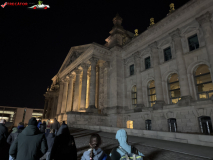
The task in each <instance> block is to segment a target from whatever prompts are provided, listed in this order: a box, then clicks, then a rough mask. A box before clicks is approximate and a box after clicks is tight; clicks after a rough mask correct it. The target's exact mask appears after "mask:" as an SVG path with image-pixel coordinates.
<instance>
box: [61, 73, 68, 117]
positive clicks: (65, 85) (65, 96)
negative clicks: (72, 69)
mask: <svg viewBox="0 0 213 160" xmlns="http://www.w3.org/2000/svg"><path fill="white" fill-rule="evenodd" d="M68 80H69V79H68V77H66V79H64V84H63V85H64V87H63V88H64V89H63V98H62V107H61V113H66V107H67V91H68Z"/></svg>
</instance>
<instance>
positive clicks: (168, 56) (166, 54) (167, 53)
mask: <svg viewBox="0 0 213 160" xmlns="http://www.w3.org/2000/svg"><path fill="white" fill-rule="evenodd" d="M163 52H164V61H168V60H170V59H172V53H171V48H170V47H168V48H166V49H164V50H163Z"/></svg>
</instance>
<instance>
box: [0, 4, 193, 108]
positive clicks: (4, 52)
mask: <svg viewBox="0 0 213 160" xmlns="http://www.w3.org/2000/svg"><path fill="white" fill-rule="evenodd" d="M188 1H189V0H147V1H146V0H138V1H136V0H128V1H127V0H126V1H116V0H98V1H92V0H87V1H86V0H84V1H81V0H66V1H65V0H58V1H57V0H52V1H48V0H43V3H44V4H49V5H50V9H47V10H33V9H32V10H29V9H27V7H21V6H6V7H5V8H2V7H0V32H1V34H0V55H1V56H0V106H13V107H29V108H43V107H44V96H43V94H44V93H45V92H46V89H47V87H48V86H50V85H51V82H52V81H51V79H52V77H53V76H54V75H55V74H57V72H58V70H59V68H60V67H61V65H62V63H63V61H64V59H65V57H66V55H67V53H68V51H69V50H70V48H71V47H72V46H78V45H84V44H88V43H92V42H96V43H99V44H105V39H106V38H107V37H108V36H109V31H110V30H111V29H112V27H113V23H112V19H113V18H114V17H115V15H116V13H117V12H118V13H119V15H120V16H121V17H122V18H123V23H122V25H123V27H124V29H126V30H129V31H131V32H134V29H136V28H137V29H138V30H139V34H140V33H142V32H143V31H145V30H146V29H147V27H148V26H149V19H150V18H151V17H154V18H155V22H156V23H157V22H158V21H160V20H161V19H163V18H164V17H166V14H167V13H168V12H169V4H170V3H174V4H175V8H176V9H177V8H179V7H181V6H182V5H184V4H185V3H186V2H188ZM10 2H15V1H10ZM19 2H23V1H19ZM24 2H28V3H35V4H37V1H33V0H28V1H24ZM3 3H4V1H1V4H3ZM29 6H31V5H29Z"/></svg>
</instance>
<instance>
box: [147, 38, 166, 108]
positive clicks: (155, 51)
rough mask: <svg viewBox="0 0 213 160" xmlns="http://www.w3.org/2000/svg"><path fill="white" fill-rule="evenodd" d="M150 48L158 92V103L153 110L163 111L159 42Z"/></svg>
mask: <svg viewBox="0 0 213 160" xmlns="http://www.w3.org/2000/svg"><path fill="white" fill-rule="evenodd" d="M149 47H150V49H151V55H152V59H153V68H154V76H155V91H156V103H155V104H154V105H153V109H154V110H158V109H163V105H164V103H165V102H164V97H163V88H162V79H161V70H160V67H159V53H158V48H157V42H154V43H152V44H150V45H149Z"/></svg>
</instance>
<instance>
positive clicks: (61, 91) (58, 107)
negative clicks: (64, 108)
mask: <svg viewBox="0 0 213 160" xmlns="http://www.w3.org/2000/svg"><path fill="white" fill-rule="evenodd" d="M59 86H60V88H59V96H58V105H57V115H59V114H61V105H62V98H63V87H64V85H63V82H62V81H60V82H59Z"/></svg>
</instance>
